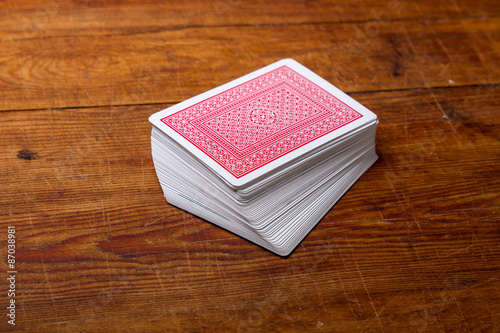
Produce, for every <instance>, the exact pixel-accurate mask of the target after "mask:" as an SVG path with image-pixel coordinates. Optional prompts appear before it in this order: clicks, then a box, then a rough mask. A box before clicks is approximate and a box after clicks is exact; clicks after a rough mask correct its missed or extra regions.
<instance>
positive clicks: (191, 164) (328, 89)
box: [149, 59, 378, 256]
mask: <svg viewBox="0 0 500 333" xmlns="http://www.w3.org/2000/svg"><path fill="white" fill-rule="evenodd" d="M149 120H150V121H151V123H152V124H153V125H154V126H153V131H152V134H151V145H152V154H153V161H154V165H155V168H156V172H157V175H158V179H159V181H160V184H161V186H162V189H163V192H164V194H165V197H166V199H167V201H168V202H169V203H171V204H172V205H175V206H177V207H179V208H181V209H184V210H186V211H188V212H190V213H192V214H194V215H197V216H199V217H201V218H203V219H205V220H207V221H210V222H212V223H214V224H216V225H218V226H220V227H222V228H224V229H227V230H229V231H231V232H233V233H235V234H238V235H240V236H241V237H243V238H246V239H248V240H250V241H252V242H254V243H256V244H258V245H260V246H262V247H264V248H266V249H268V250H270V251H272V252H274V253H277V254H279V255H282V256H285V255H288V254H289V253H290V252H291V251H292V250H293V249H294V248H295V247H296V246H297V245H298V244H299V243H300V241H301V240H302V239H303V238H304V237H305V236H306V235H307V233H308V232H309V231H310V230H311V229H312V228H313V227H314V226H315V225H316V224H317V223H318V222H319V221H320V220H321V218H322V217H323V216H324V215H325V214H326V213H327V212H328V211H329V210H330V208H331V207H332V206H333V205H334V204H335V203H336V202H337V200H339V198H340V197H341V196H342V195H343V194H344V193H345V192H346V191H347V190H348V189H349V187H351V186H352V185H353V184H354V182H356V180H357V179H358V178H359V177H360V176H361V175H362V174H363V173H364V172H365V171H366V170H367V169H368V168H369V167H370V166H371V165H372V164H373V163H374V162H375V161H376V159H377V155H376V153H375V131H376V127H377V123H378V121H377V117H376V115H375V114H373V113H372V112H371V111H369V110H368V109H366V108H365V107H364V106H362V105H361V104H359V103H358V102H356V101H355V100H353V99H352V98H350V97H349V96H347V95H346V94H344V93H343V92H342V91H340V90H339V89H337V88H336V87H334V86H333V85H331V84H330V83H328V82H326V81H325V80H323V79H322V78H321V77H319V76H318V75H316V74H315V73H313V72H311V71H310V70H308V69H307V68H305V67H304V66H302V65H301V64H299V63H297V62H296V61H294V60H291V59H285V60H281V61H278V62H276V63H274V64H271V65H269V66H267V67H264V68H262V69H260V70H257V71H255V72H253V73H250V74H248V75H245V76H243V77H241V78H239V79H236V80H234V81H232V82H229V83H227V84H224V85H222V86H220V87H217V88H215V89H213V90H210V91H208V92H206V93H203V94H201V95H198V96H196V97H193V98H190V99H188V100H186V101H184V102H181V103H179V104H177V105H174V106H172V107H170V108H167V109H165V110H163V111H160V112H158V113H155V114H154V115H152V116H151V117H150V118H149Z"/></svg>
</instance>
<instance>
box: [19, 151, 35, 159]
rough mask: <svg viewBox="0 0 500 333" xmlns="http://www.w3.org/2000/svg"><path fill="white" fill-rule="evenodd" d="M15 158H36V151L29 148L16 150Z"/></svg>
mask: <svg viewBox="0 0 500 333" xmlns="http://www.w3.org/2000/svg"><path fill="white" fill-rule="evenodd" d="M17 158H20V159H23V160H36V158H37V153H35V152H33V151H31V150H29V149H23V150H20V151H18V152H17Z"/></svg>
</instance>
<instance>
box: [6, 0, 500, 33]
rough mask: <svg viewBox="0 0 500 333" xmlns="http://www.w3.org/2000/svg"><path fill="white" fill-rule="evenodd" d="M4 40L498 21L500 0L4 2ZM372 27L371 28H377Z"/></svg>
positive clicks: (51, 0) (50, 0)
mask: <svg viewBox="0 0 500 333" xmlns="http://www.w3.org/2000/svg"><path fill="white" fill-rule="evenodd" d="M0 13H1V14H2V20H1V21H0V40H18V39H32V38H45V37H51V36H68V35H71V36H74V35H93V36H95V35H110V34H112V35H118V34H134V33H144V32H157V31H163V30H171V29H179V28H186V27H194V26H197V27H201V26H241V25H269V24H270V25H276V24H304V23H325V22H330V23H339V22H353V21H355V22H367V21H372V23H373V21H375V22H376V21H379V22H385V21H399V20H420V19H423V20H436V19H443V18H444V19H464V18H478V17H495V16H497V17H498V16H499V14H500V4H499V3H498V1H495V0H479V1H474V2H470V1H466V0H456V1H454V2H453V5H451V6H450V4H449V3H447V2H443V3H441V2H436V1H418V2H416V1H399V0H390V1H375V0H361V1H357V2H356V5H353V4H352V3H351V2H349V1H345V0H344V1H314V2H313V1H297V0H294V1H242V0H218V1H199V0H198V1H179V0H177V1H168V2H159V1H140V2H138V1H131V0H128V1H121V0H119V1H118V0H113V1H92V2H83V1H77V2H74V1H66V0H38V1H31V0H21V1H14V0H9V1H2V2H0ZM372 23H370V24H369V26H370V25H373V24H372Z"/></svg>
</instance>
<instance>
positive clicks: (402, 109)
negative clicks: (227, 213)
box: [0, 0, 500, 332]
mask: <svg viewBox="0 0 500 333" xmlns="http://www.w3.org/2000/svg"><path fill="white" fill-rule="evenodd" d="M0 17H1V20H0V101H1V102H0V109H1V112H0V117H1V120H2V121H1V122H0V156H1V159H0V168H1V171H2V173H1V177H0V186H1V192H0V198H1V200H0V225H1V228H0V242H1V243H0V244H1V258H2V263H1V264H0V266H1V267H2V268H1V270H0V279H1V280H2V281H3V282H2V290H3V291H2V296H1V297H0V300H1V302H0V308H2V309H3V310H2V311H0V312H1V313H0V314H1V316H0V318H2V319H1V322H0V331H19V332H226V331H227V332H247V331H248V332H337V331H339V332H346V331H356V332H365V331H366V332H499V331H500V281H499V278H500V225H499V222H500V221H499V220H500V218H499V215H500V213H499V212H500V197H499V196H500V180H499V176H498V172H499V169H500V168H499V165H500V127H499V126H500V119H499V116H500V112H499V110H500V86H499V83H500V70H499V66H500V2H499V1H497V0H477V1H473V2H470V1H466V0H454V1H446V2H439V1H397V0H396V1H394V0H391V1H374V0H360V1H357V2H350V1H347V0H345V1H337V2H330V1H314V2H313V1H311V2H309V1H281V2H278V1H273V2H271V1H248V2H247V1H242V0H218V1H207V2H204V1H169V2H168V3H162V2H158V3H155V2H153V1H149V0H143V1H137V2H136V1H113V0H111V1H80V2H72V1H67V0H44V1H29V0H16V1H14V0H7V1H2V2H1V3H0ZM282 58H294V59H296V60H297V61H299V62H301V63H302V64H304V65H305V66H307V67H309V68H310V69H312V70H313V71H315V72H316V73H318V74H319V75H321V76H322V77H324V78H325V79H326V80H328V81H329V82H331V83H333V84H334V85H336V86H337V87H339V88H340V89H342V90H344V91H346V92H347V93H349V95H351V96H352V97H353V98H355V99H356V100H358V101H359V102H361V103H362V104H364V105H365V106H366V107H368V108H369V109H371V110H372V111H374V112H375V113H376V114H377V115H378V117H379V120H380V124H379V127H378V133H377V139H376V143H377V151H378V153H379V156H380V158H379V160H378V161H377V162H376V163H375V165H374V166H373V167H372V168H371V169H369V170H368V172H366V174H365V175H364V176H363V177H361V179H360V180H359V181H358V182H357V183H356V184H355V185H354V186H353V187H352V188H351V189H350V190H349V191H348V192H347V193H346V194H345V196H344V197H343V198H342V199H341V200H340V201H339V202H338V204H337V205H336V206H334V207H333V209H332V210H331V211H330V212H329V213H328V214H326V216H325V217H324V218H323V219H322V221H321V222H320V223H319V224H318V225H317V226H316V227H315V229H314V230H313V231H312V232H311V233H310V234H309V235H308V236H307V237H306V238H305V240H304V241H303V242H302V243H301V244H300V246H299V247H298V248H297V249H296V250H295V251H294V252H293V253H292V254H291V255H290V256H289V257H287V258H281V257H278V256H276V255H274V254H272V253H270V252H268V251H266V250H263V249H261V248H260V247H258V246H256V245H254V244H252V243H249V242H247V241H245V240H243V239H241V238H239V237H237V236H235V235H233V234H231V233H229V232H227V231H224V230H222V229H220V228H218V227H216V226H213V225H211V224H210V223H208V222H205V221H203V220H201V219H199V218H197V217H195V216H192V215H190V214H188V213H185V212H183V211H181V210H179V209H177V208H175V207H172V206H170V205H169V204H167V203H166V201H165V199H164V198H163V195H162V192H161V188H160V186H159V183H158V180H157V177H156V174H155V170H154V167H153V164H152V161H151V155H150V154H151V148H150V130H151V125H150V123H149V122H148V120H147V119H148V117H149V115H151V114H152V113H154V112H156V111H159V110H161V109H163V108H165V107H168V106H171V105H173V104H175V103H177V102H180V101H182V100H184V99H186V98H188V97H191V96H195V95H197V94H199V93H202V92H204V91H206V90H209V89H211V88H214V87H216V86H218V85H220V84H223V83H226V82H228V81H230V80H232V79H234V78H237V77H239V76H241V75H244V74H247V73H249V72H251V71H253V70H256V69H258V68H260V67H262V66H264V65H267V64H270V63H272V62H274V61H276V60H279V59H282ZM9 226H13V227H15V228H14V229H12V228H11V229H10V230H11V233H12V230H15V234H14V235H15V237H16V238H15V253H14V254H13V255H14V257H15V263H14V262H13V261H11V263H13V266H12V267H9V266H8V261H7V259H8V258H7V254H8V251H9V247H8V235H9ZM11 239H12V238H11ZM12 243H13V241H11V244H12ZM11 252H12V251H11ZM11 259H12V258H11ZM8 271H15V272H16V273H8ZM11 275H14V277H15V282H14V283H13V285H14V289H15V297H14V296H9V295H8V292H7V290H8V289H9V288H10V289H12V288H11V284H10V282H12V281H11V280H6V279H7V278H10V277H11ZM11 300H14V301H15V324H16V325H15V326H13V325H11V324H9V323H8V320H10V319H9V317H8V316H6V315H7V314H8V313H9V311H10V310H9V309H6V307H7V306H9V304H10V303H9V302H11Z"/></svg>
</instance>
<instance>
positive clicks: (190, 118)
mask: <svg viewBox="0 0 500 333" xmlns="http://www.w3.org/2000/svg"><path fill="white" fill-rule="evenodd" d="M361 117H362V115H361V114H360V113H358V112H356V111H355V110H353V109H352V108H351V107H349V106H347V105H346V104H344V103H343V102H342V101H340V100H339V99H337V98H336V97H335V96H333V95H332V94H330V93H328V92H327V91H325V90H324V89H322V88H320V87H319V86H317V85H316V84H315V83H313V82H311V81H310V80H308V79H306V78H305V77H303V76H302V75H300V74H298V73H297V72H295V71H293V70H292V69H290V68H289V67H287V66H283V67H280V68H278V69H275V70H273V71H271V72H269V73H266V74H263V75H261V76H259V77H257V78H255V79H252V80H250V81H247V82H245V83H243V84H240V85H239V86H236V87H234V88H231V89H228V90H226V91H224V92H222V93H220V94H218V95H215V96H212V97H210V98H208V99H206V100H204V101H202V102H199V103H197V104H195V105H193V106H190V107H188V108H186V109H183V110H181V111H178V112H176V113H174V114H172V115H170V116H168V117H165V118H163V119H162V121H163V122H164V123H165V124H166V125H167V126H169V127H170V128H172V129H173V130H174V131H176V132H177V133H179V134H180V135H181V136H183V137H184V138H185V139H186V140H188V141H189V142H191V143H192V144H193V145H195V146H196V147H198V148H199V149H200V150H201V151H203V152H204V153H205V154H207V155H208V156H209V157H210V158H212V159H213V160H214V161H215V162H217V163H218V164H219V165H220V166H222V167H223V168H224V169H226V170H227V171H228V172H229V173H231V174H232V175H233V176H235V177H236V178H240V177H242V176H244V175H246V174H248V173H250V172H252V171H254V170H256V169H258V168H260V167H262V166H263V165H265V164H267V163H270V162H272V161H274V160H276V159H277V158H279V157H281V156H284V155H286V154H288V153H290V152H292V151H294V150H296V149H297V148H299V147H301V146H303V145H305V144H307V143H309V142H312V141H314V140H316V139H318V138H319V137H322V136H324V135H326V134H328V133H331V132H332V131H334V130H336V129H338V128H340V127H342V126H345V125H347V124H348V123H350V122H352V121H354V120H356V119H358V118H361Z"/></svg>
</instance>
